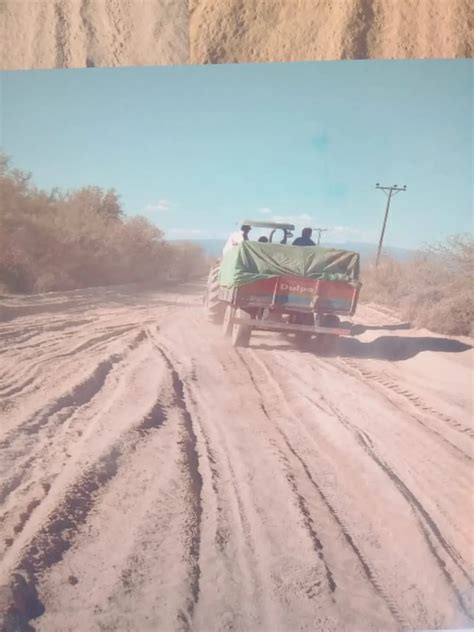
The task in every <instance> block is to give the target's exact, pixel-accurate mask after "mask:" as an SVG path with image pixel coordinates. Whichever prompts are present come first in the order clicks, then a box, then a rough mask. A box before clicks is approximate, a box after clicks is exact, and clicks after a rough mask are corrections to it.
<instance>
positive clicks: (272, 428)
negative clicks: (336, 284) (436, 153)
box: [0, 284, 474, 632]
mask: <svg viewBox="0 0 474 632" xmlns="http://www.w3.org/2000/svg"><path fill="white" fill-rule="evenodd" d="M201 295H202V287H201V286H199V285H192V284H190V285H187V286H184V287H183V288H182V291H181V293H180V294H175V293H172V292H161V293H157V292H150V293H139V292H136V291H135V292H133V291H132V290H121V289H113V290H107V291H105V290H100V289H98V290H90V291H84V292H72V293H69V294H67V293H66V294H60V295H50V296H49V297H48V296H43V297H30V298H25V299H11V300H3V301H1V302H2V303H3V312H2V318H3V323H2V324H1V325H0V351H1V355H0V401H1V411H0V414H1V425H0V450H1V454H2V459H1V462H0V536H1V537H0V559H1V560H2V561H1V563H0V584H1V585H2V586H3V587H4V588H3V590H2V593H1V597H0V598H1V599H2V604H0V606H3V611H4V612H8V614H7V616H6V618H5V619H4V621H3V629H5V630H6V629H10V630H32V629H33V630H38V631H47V632H51V631H58V632H59V631H61V632H67V631H71V632H72V631H75V632H76V631H87V632H92V631H96V630H97V631H99V630H101V631H102V630H120V631H122V630H130V631H132V630H133V631H136V630H140V631H147V630H150V631H151V630H153V631H156V630H163V631H165V630H166V631H167V632H168V631H171V630H191V629H192V630H196V631H203V632H204V631H206V632H207V631H209V630H213V631H214V630H236V631H242V632H243V631H246V632H247V631H253V630H265V631H270V630H271V631H272V632H279V631H281V632H290V631H291V632H293V631H295V630H308V631H310V630H311V631H313V630H331V631H332V630H334V631H336V630H350V631H355V630H378V631H380V630H397V629H402V628H403V629H413V628H424V629H433V628H438V629H439V628H448V627H452V628H454V627H467V626H469V625H472V622H473V620H474V603H473V598H472V595H473V590H472V587H473V562H474V560H473V536H472V533H471V529H470V526H471V525H472V522H473V517H474V510H473V504H472V495H471V489H472V487H471V486H472V482H473V458H474V454H473V449H472V446H473V439H474V430H473V423H472V400H471V398H470V395H469V393H470V386H471V376H472V350H470V347H469V345H468V344H466V342H467V341H464V342H462V341H456V340H447V339H444V338H442V337H437V336H434V335H432V334H429V332H422V331H419V330H418V331H416V330H411V329H409V328H407V326H406V325H404V324H403V323H399V322H398V321H397V320H396V319H394V318H392V317H390V316H389V315H388V314H384V313H382V312H380V311H377V310H375V309H372V308H369V307H365V308H361V309H360V312H359V314H358V316H357V319H356V322H357V323H359V326H358V327H357V333H358V337H357V338H353V339H345V340H342V339H341V340H340V344H339V348H338V352H337V355H335V356H334V357H325V358H321V357H317V356H316V355H314V354H313V353H311V352H310V351H308V352H302V351H298V350H296V349H295V348H294V347H293V346H292V345H291V343H290V341H289V340H288V339H286V338H285V337H283V336H279V335H276V334H264V333H260V334H257V335H255V337H254V338H253V340H252V343H251V344H252V346H251V348H248V349H242V350H236V349H233V348H232V347H231V346H230V344H229V343H228V342H227V341H226V340H224V339H223V338H222V336H221V333H220V331H219V329H218V328H217V329H216V328H215V327H214V326H212V325H210V324H208V323H207V322H206V321H205V318H204V314H203V308H202V306H201V304H200V301H201ZM1 610H2V607H0V611H1ZM8 626H9V627H8ZM28 626H31V627H28Z"/></svg>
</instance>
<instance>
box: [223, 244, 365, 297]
mask: <svg viewBox="0 0 474 632" xmlns="http://www.w3.org/2000/svg"><path fill="white" fill-rule="evenodd" d="M282 275H289V276H301V277H305V278H307V279H325V280H328V281H344V282H346V283H347V282H352V283H354V284H356V285H358V278H359V255H358V254H357V253H356V252H350V251H348V250H337V249H335V248H322V247H321V246H283V245H279V244H278V245H277V244H265V243H260V242H255V241H244V242H242V243H241V244H239V245H237V246H234V247H233V248H232V249H231V250H229V251H228V252H227V253H226V254H225V255H224V257H223V259H222V262H221V266H220V272H219V281H220V284H221V285H223V286H225V287H239V286H241V285H245V284H247V283H253V282H254V281H259V280H261V279H268V278H271V277H275V276H282Z"/></svg>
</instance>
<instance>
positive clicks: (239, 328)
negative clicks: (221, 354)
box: [232, 309, 252, 347]
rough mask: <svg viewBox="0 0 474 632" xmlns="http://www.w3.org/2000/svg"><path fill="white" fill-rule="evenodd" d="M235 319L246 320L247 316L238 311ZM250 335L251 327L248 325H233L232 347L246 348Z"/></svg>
mask: <svg viewBox="0 0 474 632" xmlns="http://www.w3.org/2000/svg"><path fill="white" fill-rule="evenodd" d="M236 316H237V318H248V320H250V317H249V315H248V314H247V313H246V312H243V311H242V310H240V309H238V310H237V312H236ZM251 335H252V325H250V323H249V324H248V325H247V323H234V325H233V327H232V346H233V347H248V345H249V342H250V336H251Z"/></svg>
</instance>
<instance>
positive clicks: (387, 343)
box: [334, 336, 472, 362]
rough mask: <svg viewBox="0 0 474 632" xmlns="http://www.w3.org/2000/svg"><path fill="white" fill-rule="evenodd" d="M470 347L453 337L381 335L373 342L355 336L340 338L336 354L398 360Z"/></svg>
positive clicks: (391, 360)
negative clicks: (357, 338)
mask: <svg viewBox="0 0 474 632" xmlns="http://www.w3.org/2000/svg"><path fill="white" fill-rule="evenodd" d="M468 349H472V346H471V345H468V344H466V343H464V342H461V341H459V340H452V339H451V338H435V337H431V336H420V337H415V336H413V337H411V336H410V337H408V336H407V337H403V336H380V338H376V340H372V341H371V342H361V341H360V340H356V339H354V338H340V339H339V340H338V342H337V347H336V350H335V353H334V355H335V356H339V357H342V358H363V359H372V360H387V361H390V362H397V361H400V360H409V359H410V358H414V357H415V356H416V355H418V354H419V353H422V352H423V351H433V352H438V353H462V352H463V351H467V350H468Z"/></svg>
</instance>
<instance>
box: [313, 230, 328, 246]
mask: <svg viewBox="0 0 474 632" xmlns="http://www.w3.org/2000/svg"><path fill="white" fill-rule="evenodd" d="M313 230H316V231H318V246H319V243H320V241H321V233H325V232H326V231H327V230H328V229H327V228H313Z"/></svg>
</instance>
